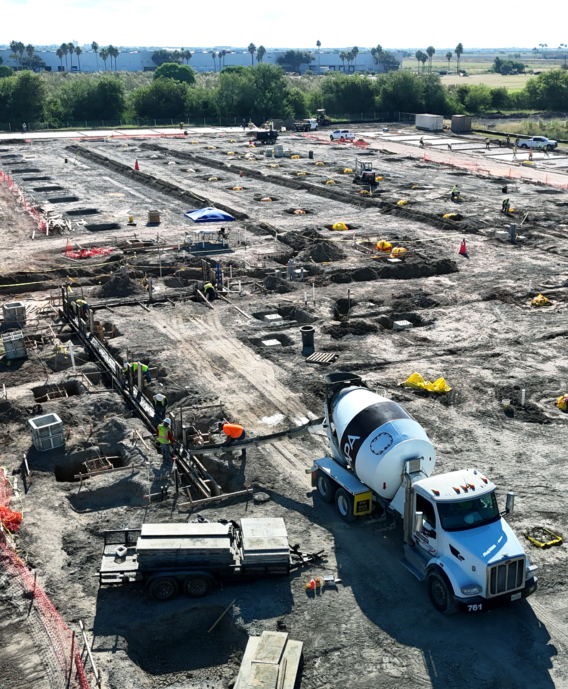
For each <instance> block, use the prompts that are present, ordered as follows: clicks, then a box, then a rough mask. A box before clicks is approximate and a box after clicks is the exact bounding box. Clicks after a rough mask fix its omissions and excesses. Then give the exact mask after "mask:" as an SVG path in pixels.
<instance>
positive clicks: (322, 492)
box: [316, 469, 337, 502]
mask: <svg viewBox="0 0 568 689" xmlns="http://www.w3.org/2000/svg"><path fill="white" fill-rule="evenodd" d="M316 485H317V489H318V493H319V496H320V498H321V499H322V500H323V501H324V502H333V501H334V500H335V493H336V491H337V483H335V481H332V480H331V479H330V478H329V476H328V475H327V474H326V473H325V472H323V471H322V470H321V469H320V470H319V471H318V473H317V476H316Z"/></svg>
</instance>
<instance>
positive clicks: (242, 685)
mask: <svg viewBox="0 0 568 689" xmlns="http://www.w3.org/2000/svg"><path fill="white" fill-rule="evenodd" d="M259 643H260V636H250V637H249V640H248V643H247V647H246V649H245V654H244V656H243V659H242V662H241V667H240V670H239V675H238V677H237V681H236V682H235V687H234V689H248V687H250V676H251V672H252V665H251V663H252V659H253V656H254V654H255V653H256V649H257V648H258V644H259Z"/></svg>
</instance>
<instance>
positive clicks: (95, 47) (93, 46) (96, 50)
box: [91, 41, 99, 72]
mask: <svg viewBox="0 0 568 689" xmlns="http://www.w3.org/2000/svg"><path fill="white" fill-rule="evenodd" d="M91 48H92V49H93V53H95V57H96V58H97V72H98V71H99V44H98V43H97V42H96V41H93V42H92V43H91Z"/></svg>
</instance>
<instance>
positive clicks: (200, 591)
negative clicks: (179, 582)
mask: <svg viewBox="0 0 568 689" xmlns="http://www.w3.org/2000/svg"><path fill="white" fill-rule="evenodd" d="M183 590H184V592H185V593H186V594H187V595H188V596H191V597H192V598H203V596H206V595H207V594H208V593H209V591H210V590H211V580H210V579H209V578H208V577H204V576H201V575H198V574H196V575H190V576H188V577H186V578H185V581H184V582H183Z"/></svg>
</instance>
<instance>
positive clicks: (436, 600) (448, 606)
mask: <svg viewBox="0 0 568 689" xmlns="http://www.w3.org/2000/svg"><path fill="white" fill-rule="evenodd" d="M428 595H429V596H430V600H431V602H432V605H433V606H434V607H435V608H436V610H437V611H438V612H441V613H442V614H443V615H451V614H452V613H454V612H456V610H457V605H456V599H455V598H454V592H453V591H452V588H451V586H449V584H448V582H447V581H446V580H445V578H444V577H443V576H442V575H441V574H438V573H437V572H432V573H431V574H429V575H428Z"/></svg>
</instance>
